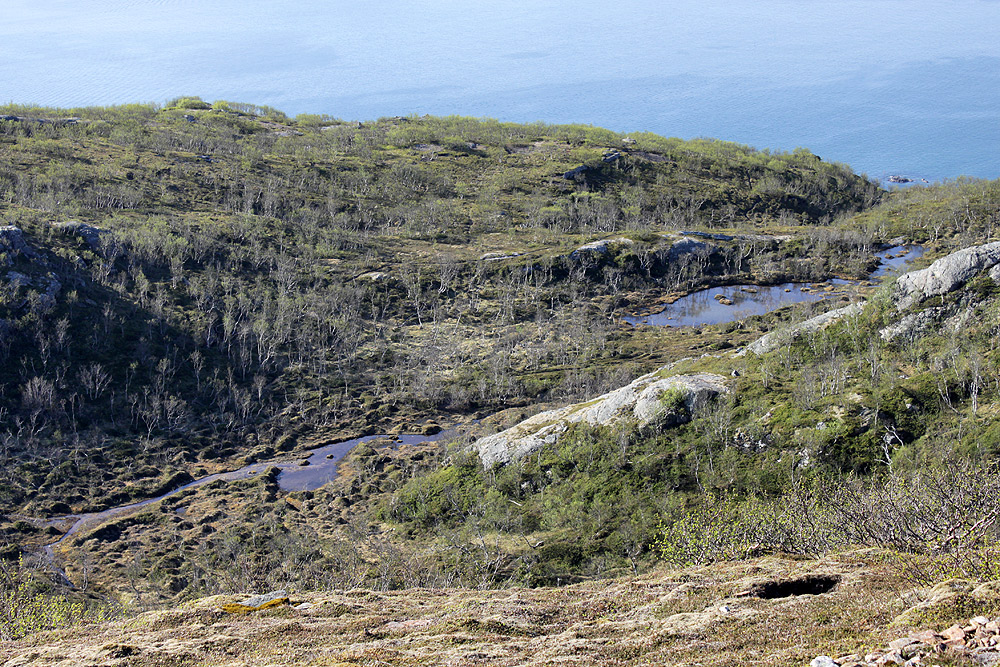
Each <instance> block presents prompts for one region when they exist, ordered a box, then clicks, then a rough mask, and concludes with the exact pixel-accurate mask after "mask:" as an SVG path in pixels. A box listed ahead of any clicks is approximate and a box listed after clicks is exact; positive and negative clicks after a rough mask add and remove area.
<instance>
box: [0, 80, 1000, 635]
mask: <svg viewBox="0 0 1000 667" xmlns="http://www.w3.org/2000/svg"><path fill="white" fill-rule="evenodd" d="M998 221H1000V182H986V181H977V180H958V181H954V182H949V183H944V184H937V185H934V186H930V187H925V188H910V189H906V190H899V191H894V192H885V191H883V190H881V189H880V188H879V187H878V186H877V184H875V183H873V182H872V181H870V180H868V179H867V178H865V177H863V176H858V175H856V174H854V173H853V172H852V171H851V170H850V169H849V168H848V167H846V166H844V165H839V164H831V163H828V162H825V161H823V160H822V159H820V158H819V157H817V156H815V155H813V154H812V153H810V152H809V151H807V150H804V149H799V150H796V151H794V152H792V153H775V152H770V151H767V150H755V149H752V148H749V147H746V146H740V145H737V144H732V143H727V142H723V141H714V140H695V141H682V140H679V139H668V138H663V137H659V136H655V135H651V134H647V133H633V134H628V135H624V134H618V133H614V132H609V131H607V130H603V129H600V128H594V127H589V126H575V125H573V126H566V125H545V124H542V123H535V124H529V125H520V124H510V123H501V122H497V121H492V120H483V119H470V118H459V117H449V118H432V117H416V116H412V117H397V118H383V119H379V120H377V121H372V122H366V123H348V122H344V121H341V120H338V119H335V118H331V117H327V116H312V115H307V116H299V117H296V118H288V117H287V116H285V115H284V114H282V113H281V112H280V111H277V110H275V109H270V108H268V107H259V106H255V105H249V104H239V103H233V102H215V103H211V104H210V103H207V102H204V101H202V100H200V99H197V98H178V99H177V100H174V101H173V102H171V103H168V104H167V105H165V106H163V107H159V106H156V105H128V106H122V107H110V108H86V109H71V110H54V109H41V108H32V107H24V106H17V105H9V106H6V107H0V518H3V519H4V520H3V522H2V525H0V541H2V545H3V546H2V549H3V551H2V554H0V556H2V558H3V561H2V562H0V573H2V576H0V584H2V586H3V591H4V593H3V595H6V596H7V597H6V598H4V599H10V600H12V601H15V602H16V604H18V605H21V606H22V607H23V608H24V609H28V608H34V607H31V605H39V604H43V603H44V601H45V600H50V599H51V600H54V602H52V604H54V605H58V604H63V605H68V606H65V607H59V608H60V609H63V610H64V611H62V612H59V613H58V614H56V613H54V614H53V615H51V616H38V618H39V619H41V620H39V621H38V622H37V623H36V624H35V626H33V627H34V628H35V629H37V628H40V627H43V626H45V625H47V624H48V625H56V624H59V623H64V622H69V621H72V620H74V619H78V618H81V617H84V616H86V615H87V614H91V613H92V614H101V613H112V612H115V611H116V610H117V609H118V605H119V604H126V605H127V606H131V607H132V608H142V607H144V606H147V605H155V604H161V603H164V602H167V601H176V600H184V599H192V598H196V597H199V596H203V595H208V594H214V593H238V592H246V591H250V590H255V591H259V590H263V589H266V588H271V589H274V588H279V587H294V588H297V589H298V590H308V589H328V588H344V589H348V588H356V587H368V588H375V589H382V590H389V589H398V588H405V587H416V586H421V587H430V586H459V585H461V586H474V587H482V588H488V587H498V586H505V585H513V584H520V585H529V586H558V585H563V584H568V583H574V582H579V581H582V580H589V579H594V578H603V577H613V576H619V575H626V574H628V575H638V574H641V573H643V572H645V571H647V570H649V569H650V568H651V567H656V566H664V565H666V566H686V565H692V564H699V565H700V564H706V563H712V562H716V561H729V560H739V559H742V558H750V557H755V556H759V555H761V554H764V553H772V552H783V553H789V554H798V555H802V556H820V555H823V554H827V553H830V552H834V551H838V550H845V549H849V548H854V547H878V548H881V549H888V550H890V551H891V553H893V554H897V555H896V556H892V557H891V559H896V560H893V562H898V563H901V564H902V565H900V572H903V571H904V570H905V572H907V573H908V574H907V575H906V576H907V577H911V578H916V579H917V580H919V583H923V584H929V583H933V582H934V581H937V580H940V579H943V578H948V577H952V576H961V577H964V578H970V579H975V580H989V579H991V578H992V579H997V578H1000V572H997V571H996V563H997V562H998V560H997V558H996V557H995V556H996V538H997V533H996V531H997V518H998V516H1000V509H998V506H997V500H996V499H997V498H998V497H1000V474H998V472H997V470H996V467H995V462H996V459H997V454H998V448H1000V430H998V426H997V423H998V422H997V420H996V414H997V406H1000V375H998V374H997V370H996V369H997V368H998V358H997V357H998V354H1000V352H998V350H997V340H998V336H997V334H998V331H1000V299H998V289H997V285H996V283H995V282H994V281H993V280H992V279H991V278H989V277H988V276H986V275H985V274H984V275H982V276H980V277H977V278H975V279H974V280H973V281H971V282H970V283H969V284H968V285H966V286H965V287H964V288H963V289H961V290H959V291H956V292H953V293H950V294H946V295H944V296H939V297H935V298H934V299H931V300H929V301H928V302H925V303H921V304H919V305H917V306H914V307H913V308H911V309H910V311H908V312H909V314H913V315H920V316H921V317H923V319H922V320H921V322H923V325H922V326H919V327H918V326H912V327H909V328H904V329H903V330H901V331H900V333H899V335H894V336H887V335H883V332H884V330H885V328H886V327H887V326H888V325H890V324H893V323H896V322H898V321H899V319H900V316H899V313H897V312H896V308H895V305H896V304H895V303H894V300H893V297H892V294H893V293H892V285H891V283H890V284H885V285H881V286H878V285H871V284H870V283H861V284H858V285H856V286H855V288H854V289H855V290H856V291H857V293H858V295H860V296H864V297H866V301H865V305H864V308H863V309H862V310H861V312H860V313H857V314H855V315H852V316H850V317H847V318H844V319H842V320H841V321H839V322H836V323H834V324H832V325H830V326H828V327H826V328H823V329H820V330H818V331H815V332H811V333H809V334H807V335H803V336H799V337H798V338H794V339H791V338H790V339H789V340H788V341H787V342H786V343H785V344H783V345H781V346H779V347H778V349H776V350H773V351H771V352H768V353H767V354H763V355H760V356H757V355H752V354H750V355H744V356H734V355H733V354H732V352H733V350H734V349H735V348H738V347H740V346H742V345H745V344H746V343H749V342H751V341H753V340H755V339H756V338H758V337H759V336H760V335H762V334H763V333H764V332H767V331H771V330H775V329H781V328H782V327H785V326H787V325H788V324H790V323H792V322H795V321H799V320H803V319H805V318H807V317H809V316H810V315H813V314H816V313H819V312H822V311H823V310H824V309H828V308H829V307H830V306H829V304H825V303H819V304H812V305H809V304H803V305H799V306H796V307H792V308H784V309H781V310H779V311H777V312H774V313H770V314H768V315H765V316H760V317H749V318H744V319H740V320H736V321H734V322H731V323H728V324H723V325H717V326H712V327H702V328H697V329H670V328H659V329H657V328H649V327H631V326H628V325H625V324H623V323H622V321H621V317H622V315H624V314H628V313H631V312H635V311H637V310H640V309H643V308H650V307H655V305H656V304H657V303H662V301H663V299H664V298H666V297H670V296H676V295H679V294H683V293H685V292H689V291H692V290H695V289H697V288H700V287H706V286H712V285H720V284H729V283H757V284H776V283H781V282H785V281H799V282H806V281H808V282H815V283H821V282H823V281H826V280H829V279H830V278H834V277H840V278H850V279H856V280H863V279H864V278H865V277H866V276H867V275H868V273H869V272H870V271H871V270H872V269H873V268H874V267H875V265H876V264H877V259H876V257H875V253H876V251H877V250H879V249H880V248H882V247H884V246H886V245H888V244H889V242H890V241H891V240H893V239H898V238H903V239H905V240H907V241H910V242H917V243H922V244H924V245H925V246H926V248H927V249H928V255H927V257H928V259H930V258H933V257H936V256H940V255H944V254H947V253H948V252H950V251H952V250H956V249H959V248H962V247H966V246H969V245H975V244H979V243H982V242H984V241H986V240H989V239H991V238H994V235H995V234H996V232H997V230H996V227H997V223H998ZM692 232H693V234H692ZM665 364H672V365H673V367H672V372H676V373H682V372H684V373H688V372H690V373H695V372H712V373H719V374H721V375H724V376H726V377H729V378H731V381H730V383H729V389H730V390H729V392H728V393H727V394H725V395H721V396H720V397H719V398H718V399H717V400H715V401H714V402H712V403H710V404H709V405H706V406H703V407H699V408H698V409H697V410H695V411H694V414H690V415H687V416H688V417H690V420H688V421H686V422H685V423H682V424H675V423H670V424H660V423H656V422H654V423H652V424H648V425H645V426H642V427H640V426H638V425H637V424H629V423H624V424H617V425H615V426H613V427H610V426H606V427H601V426H596V427H591V426H584V425H579V424H577V425H574V426H573V427H572V428H570V430H569V431H568V433H567V434H566V435H565V436H564V437H562V438H560V439H559V441H558V443H557V444H555V445H553V446H552V447H547V448H543V449H542V450H540V451H538V452H536V453H535V454H533V455H531V456H530V457H528V458H525V459H523V460H520V461H516V462H512V463H510V464H508V465H506V466H495V467H493V468H490V469H484V468H483V466H482V465H481V464H480V461H479V459H478V457H477V456H476V455H475V453H474V451H473V450H471V449H470V448H469V441H470V440H471V439H472V438H473V437H475V435H477V434H482V433H487V432H491V431H495V430H497V429H500V428H502V427H504V426H508V425H511V424H513V423H515V422H516V421H518V420H519V419H522V418H524V417H526V416H528V415H530V414H533V413H535V412H538V411H539V410H540V409H542V408H543V407H546V406H553V405H564V404H568V403H570V402H574V401H582V400H587V399H590V398H592V397H593V396H595V395H597V394H600V393H602V392H604V391H607V390H610V389H614V388H616V387H619V386H622V385H624V384H627V383H628V382H630V381H631V380H633V379H634V378H635V377H637V376H639V375H641V374H643V373H646V372H649V371H652V370H654V369H656V368H658V367H660V366H663V365H665ZM682 399H683V397H681V396H677V395H668V396H666V397H665V398H664V400H665V401H666V402H668V403H670V406H669V407H671V408H672V409H673V410H674V411H676V410H680V409H683V400H682ZM473 422H474V423H473ZM460 423H464V424H467V428H466V429H465V430H466V431H467V435H464V436H462V437H459V438H458V439H452V440H451V441H447V440H445V441H442V442H441V443H440V444H428V445H421V446H415V447H409V446H407V447H399V448H395V447H392V446H390V444H389V443H388V442H387V443H383V444H378V443H376V444H374V445H372V444H366V445H362V446H359V447H357V448H356V449H355V450H354V451H353V452H352V453H351V455H350V456H349V457H348V460H347V462H346V463H345V464H344V466H342V474H341V475H340V476H339V477H338V478H337V479H336V480H334V481H333V482H332V483H330V484H328V485H326V486H324V487H322V488H320V489H317V490H314V491H303V492H293V493H285V492H283V491H281V489H280V487H279V486H278V483H277V479H276V471H275V470H273V469H272V470H271V471H269V472H268V473H266V474H264V475H261V476H259V477H256V478H253V479H249V480H244V481H240V482H229V483H225V482H215V483H212V484H208V485H206V486H204V487H200V488H198V489H191V490H188V491H184V492H182V493H180V494H177V495H174V496H171V497H170V498H168V499H166V500H164V501H161V502H158V503H154V504H151V505H149V506H147V507H145V508H142V509H141V510H137V511H136V512H133V513H131V514H128V515H126V516H124V517H120V518H116V519H113V520H110V521H108V522H107V523H105V524H103V525H100V526H96V527H93V528H91V529H88V530H85V531H82V532H81V533H79V534H74V535H72V536H70V537H68V538H67V539H66V540H64V541H62V542H60V543H59V544H58V545H56V546H55V547H54V549H53V561H52V562H51V563H50V562H48V559H47V558H46V555H45V552H44V551H41V548H42V547H43V546H44V545H46V544H50V543H53V542H55V541H56V540H58V539H59V538H60V536H61V535H62V534H63V532H64V531H65V530H66V529H67V528H68V523H67V522H65V521H63V522H60V521H47V519H49V518H53V517H56V518H58V517H61V516H64V515H69V514H73V513H84V512H95V511H99V510H102V509H106V508H110V507H115V506H119V505H124V504H127V503H130V502H134V501H138V500H142V499H146V498H152V497H156V496H159V495H161V494H163V493H165V492H167V491H170V490H172V489H174V488H176V487H178V486H180V485H181V484H183V483H185V482H187V481H190V480H192V479H194V478H199V477H203V476H205V475H207V474H209V473H212V472H217V471H222V470H229V469H233V468H237V467H239V466H242V465H245V464H248V463H253V462H257V461H269V460H273V459H276V458H281V457H285V458H294V457H295V456H297V455H301V454H302V453H303V452H305V451H306V450H307V449H309V448H311V447H314V446H317V445H319V444H324V443H327V442H332V441H335V440H339V439H344V438H347V437H349V436H354V435H360V434H363V433H388V432H400V431H403V432H419V431H425V432H432V431H434V430H436V429H437V428H440V427H443V426H450V425H453V424H460ZM887 557H888V556H887ZM53 568H54V569H55V571H57V572H58V573H60V575H59V576H60V577H61V579H59V580H56V581H54V583H52V582H50V578H48V577H46V576H43V573H44V572H47V571H50V570H53ZM901 576H902V575H901ZM63 580H65V581H63ZM25 582H28V583H25ZM68 583H71V584H72V588H73V590H69V587H68V586H67V585H66V584H68ZM39 596H41V597H39ZM60 596H68V597H60ZM59 600H61V602H59ZM40 601H41V602H40ZM12 604H14V602H12ZM72 605H81V606H79V607H77V606H72ZM25 617H27V616H25ZM33 618H34V617H33ZM45 619H48V620H45ZM4 623H5V625H4V626H3V633H4V634H5V635H16V634H19V633H23V632H25V631H27V630H26V629H25V628H24V627H22V626H17V625H12V624H11V623H10V622H7V621H5V622H4ZM29 629H30V628H29Z"/></svg>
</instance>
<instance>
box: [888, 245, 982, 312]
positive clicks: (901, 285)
mask: <svg viewBox="0 0 1000 667" xmlns="http://www.w3.org/2000/svg"><path fill="white" fill-rule="evenodd" d="M998 264H1000V241H997V242H995V243H987V244H985V245H981V246H973V247H971V248H965V249H963V250H959V251H958V252H953V253H951V254H950V255H948V256H947V257H942V258H941V259H939V260H937V261H936V262H934V263H933V264H931V265H930V266H928V267H927V268H926V269H921V270H919V271H910V272H909V273H904V274H903V275H901V276H900V277H899V279H898V280H897V281H896V293H895V297H896V308H897V309H899V310H905V309H907V308H909V307H910V306H912V305H914V304H916V303H920V302H921V301H923V300H924V299H927V298H930V297H932V296H938V295H941V294H947V293H948V292H951V291H953V290H955V289H957V288H958V287H960V286H962V285H963V284H965V282H967V281H968V280H969V279H971V278H973V277H975V276H976V275H977V274H979V273H980V272H982V271H985V270H987V269H992V268H994V267H995V266H997V265H998ZM993 275H994V274H993V272H992V271H991V272H990V276H991V277H993ZM998 275H1000V274H998ZM995 279H996V278H994V280H995Z"/></svg>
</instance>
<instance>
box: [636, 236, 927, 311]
mask: <svg viewBox="0 0 1000 667" xmlns="http://www.w3.org/2000/svg"><path fill="white" fill-rule="evenodd" d="M923 254H924V249H923V248H922V247H920V246H916V245H901V246H893V247H891V248H888V249H886V250H882V251H879V253H878V256H879V259H880V260H881V263H880V264H879V266H878V268H877V269H876V270H875V271H873V272H872V273H871V275H870V276H869V279H871V280H878V279H881V278H883V277H885V276H887V275H892V274H894V273H896V272H898V271H899V270H900V269H902V268H903V267H904V266H905V265H906V264H908V263H909V262H912V261H913V260H915V259H917V258H918V257H920V256H921V255H923ZM853 284H854V283H853V282H852V281H849V280H840V279H835V280H831V281H829V282H826V283H784V284H782V285H770V286H767V287H762V286H759V285H726V286H723V287H711V288H709V289H704V290H700V291H698V292H693V293H691V294H688V295H687V296H684V297H681V298H680V299H678V300H677V301H675V302H673V303H671V304H668V305H667V306H666V307H664V309H663V310H662V311H660V312H659V313H656V314H655V315H646V316H641V317H640V316H635V315H629V316H626V317H625V318H623V319H624V320H625V321H626V322H628V323H629V324H649V325H653V326H668V327H687V326H704V325H709V324H722V323H725V322H734V321H736V320H741V319H743V318H746V317H750V316H751V315H763V314H765V313H769V312H771V311H772V310H776V309H778V308H781V307H782V306H787V305H789V304H793V303H806V302H814V301H823V300H827V299H838V298H840V297H842V296H846V295H848V294H849V293H850V290H849V289H847V287H848V286H851V285H853Z"/></svg>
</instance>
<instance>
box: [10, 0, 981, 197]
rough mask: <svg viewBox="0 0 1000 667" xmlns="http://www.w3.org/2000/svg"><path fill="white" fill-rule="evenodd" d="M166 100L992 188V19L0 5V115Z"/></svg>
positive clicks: (485, 6)
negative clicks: (598, 139)
mask: <svg viewBox="0 0 1000 667" xmlns="http://www.w3.org/2000/svg"><path fill="white" fill-rule="evenodd" d="M612 4H613V5H614V6H613V7H612ZM179 95H200V96H202V97H203V98H205V99H206V100H209V101H211V100H216V99H228V100H234V101H240V102H252V103H256V104H268V105H271V106H274V107H277V108H279V109H282V110H283V111H286V112H287V113H289V114H297V113H303V112H308V113H327V114H330V115H332V116H336V117H339V118H344V119H359V120H364V119H372V118H377V117H379V116H393V115H407V114H411V113H416V114H424V113H429V114H437V115H447V114H462V115H471V116H488V117H492V118H499V119H501V120H510V121H534V120H543V121H546V122H550V123H569V122H575V123H588V124H592V125H599V126H603V127H608V128H611V129H613V130H618V131H623V132H630V131H636V130H650V131H653V132H656V133H659V134H663V135H667V136H678V137H683V138H691V137H698V136H711V137H717V138H721V139H727V140H732V141H738V142H740V143H747V144H751V145H753V146H756V147H758V148H765V147H766V148H774V149H782V150H791V149H793V148H795V147H797V146H806V147H808V148H810V149H811V150H813V151H814V152H815V153H817V154H818V155H820V156H822V157H823V158H824V159H827V160H836V161H840V162H846V163H848V164H850V165H851V166H852V167H854V168H855V169H856V170H858V171H861V172H866V173H868V174H869V175H870V176H875V177H880V178H885V177H886V176H888V175H890V174H902V175H906V176H909V177H910V178H914V179H921V178H924V179H927V180H930V181H934V180H939V179H944V178H954V177H957V176H959V175H970V176H980V177H986V178H997V177H1000V0H953V1H952V2H945V3H943V2H940V1H934V2H931V1H930V0H910V1H907V2H902V1H895V0H867V1H864V2H861V1H853V0H846V1H841V2H828V1H824V2H820V1H819V0H727V1H725V2H720V1H715V0H702V1H699V2H693V1H688V0H677V1H671V0H666V1H664V0H658V1H654V0H619V1H618V2H616V3H609V2H604V1H600V0H574V1H573V2H567V1H564V0H556V1H554V2H549V3H538V2H529V1H528V0H510V1H506V2H504V1H499V2H489V3H483V2H469V1H467V0H466V1H461V2H460V1H459V0H382V1H380V2H371V1H369V0H352V1H351V2H346V1H342V0H299V1H298V2H279V1H277V0H48V1H47V2H45V3H39V2H38V1H37V0H2V2H0V102H8V101H10V102H20V103H39V104H44V105H49V106H81V105H95V104H116V103H125V102H137V101H138V102H150V101H151V102H165V101H166V100H168V99H170V98H173V97H176V96H179Z"/></svg>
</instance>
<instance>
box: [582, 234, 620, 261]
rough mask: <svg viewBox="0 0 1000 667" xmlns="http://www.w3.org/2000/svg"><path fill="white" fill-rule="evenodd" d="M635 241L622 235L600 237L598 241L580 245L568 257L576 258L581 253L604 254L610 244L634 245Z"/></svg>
mask: <svg viewBox="0 0 1000 667" xmlns="http://www.w3.org/2000/svg"><path fill="white" fill-rule="evenodd" d="M634 244H635V241H633V240H632V239H629V238H625V237H624V236H621V237H618V238H614V239H602V240H600V241H591V242H590V243H584V244H583V245H582V246H580V247H579V248H577V249H576V250H574V251H573V252H571V253H570V255H569V256H570V257H572V258H573V259H578V258H579V257H580V256H581V255H586V254H588V253H590V254H598V255H606V254H608V252H609V251H610V250H611V247H612V246H616V245H634Z"/></svg>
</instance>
